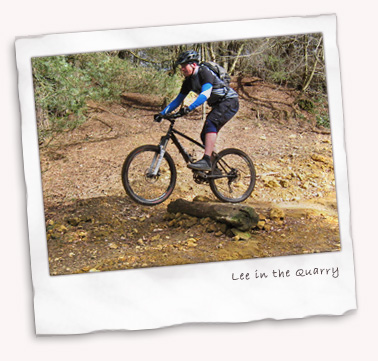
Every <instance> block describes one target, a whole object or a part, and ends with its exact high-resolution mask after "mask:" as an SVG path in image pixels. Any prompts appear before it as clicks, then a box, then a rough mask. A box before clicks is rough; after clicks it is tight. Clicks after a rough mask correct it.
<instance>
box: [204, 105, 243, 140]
mask: <svg viewBox="0 0 378 361" xmlns="http://www.w3.org/2000/svg"><path fill="white" fill-rule="evenodd" d="M238 110H239V99H238V98H230V99H225V100H223V101H221V102H220V103H218V104H216V105H214V106H213V109H212V110H211V112H210V113H209V114H208V115H207V118H206V121H205V124H204V126H203V129H202V132H201V139H202V142H203V143H204V142H205V134H207V133H218V132H219V131H220V129H221V128H222V127H223V126H224V125H225V124H226V123H227V122H228V121H229V120H230V119H231V118H232V117H233V116H234V115H235V114H236V113H237V111H238Z"/></svg>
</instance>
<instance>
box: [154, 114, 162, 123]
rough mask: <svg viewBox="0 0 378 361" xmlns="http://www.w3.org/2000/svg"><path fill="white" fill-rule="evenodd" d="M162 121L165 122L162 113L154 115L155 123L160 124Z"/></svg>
mask: <svg viewBox="0 0 378 361" xmlns="http://www.w3.org/2000/svg"><path fill="white" fill-rule="evenodd" d="M162 120H163V116H162V115H161V114H160V113H159V114H155V115H154V122H158V123H160V122H161V121H162Z"/></svg>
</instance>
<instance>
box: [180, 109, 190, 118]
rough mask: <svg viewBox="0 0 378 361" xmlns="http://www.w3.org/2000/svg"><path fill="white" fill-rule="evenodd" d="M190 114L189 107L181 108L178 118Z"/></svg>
mask: <svg viewBox="0 0 378 361" xmlns="http://www.w3.org/2000/svg"><path fill="white" fill-rule="evenodd" d="M189 112H190V109H189V107H183V108H181V109H180V110H179V112H178V114H180V116H183V115H186V114H188V113H189Z"/></svg>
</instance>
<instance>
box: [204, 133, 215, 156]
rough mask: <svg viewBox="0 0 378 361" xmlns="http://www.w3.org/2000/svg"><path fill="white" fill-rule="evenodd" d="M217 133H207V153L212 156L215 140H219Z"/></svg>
mask: <svg viewBox="0 0 378 361" xmlns="http://www.w3.org/2000/svg"><path fill="white" fill-rule="evenodd" d="M217 135H218V133H216V132H211V133H206V135H205V154H206V155H208V156H209V157H211V154H212V153H213V150H214V147H215V142H216V141H217Z"/></svg>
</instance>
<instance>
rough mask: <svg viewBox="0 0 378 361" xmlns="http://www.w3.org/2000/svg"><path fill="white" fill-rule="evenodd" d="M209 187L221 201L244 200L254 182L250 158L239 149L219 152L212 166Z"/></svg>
mask: <svg viewBox="0 0 378 361" xmlns="http://www.w3.org/2000/svg"><path fill="white" fill-rule="evenodd" d="M212 174H213V175H215V176H216V177H215V178H211V179H210V188H211V190H212V192H213V193H214V195H215V196H216V197H217V198H218V199H220V200H221V201H223V202H231V203H238V202H243V201H245V200H246V199H247V198H248V197H249V196H250V195H251V193H252V191H253V189H254V188H255V183H256V170H255V167H254V165H253V162H252V160H251V159H250V158H249V157H248V155H247V154H246V153H244V152H243V151H241V150H239V149H234V148H229V149H224V150H222V151H221V152H219V154H218V157H217V158H216V159H215V161H214V163H213V166H212Z"/></svg>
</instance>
